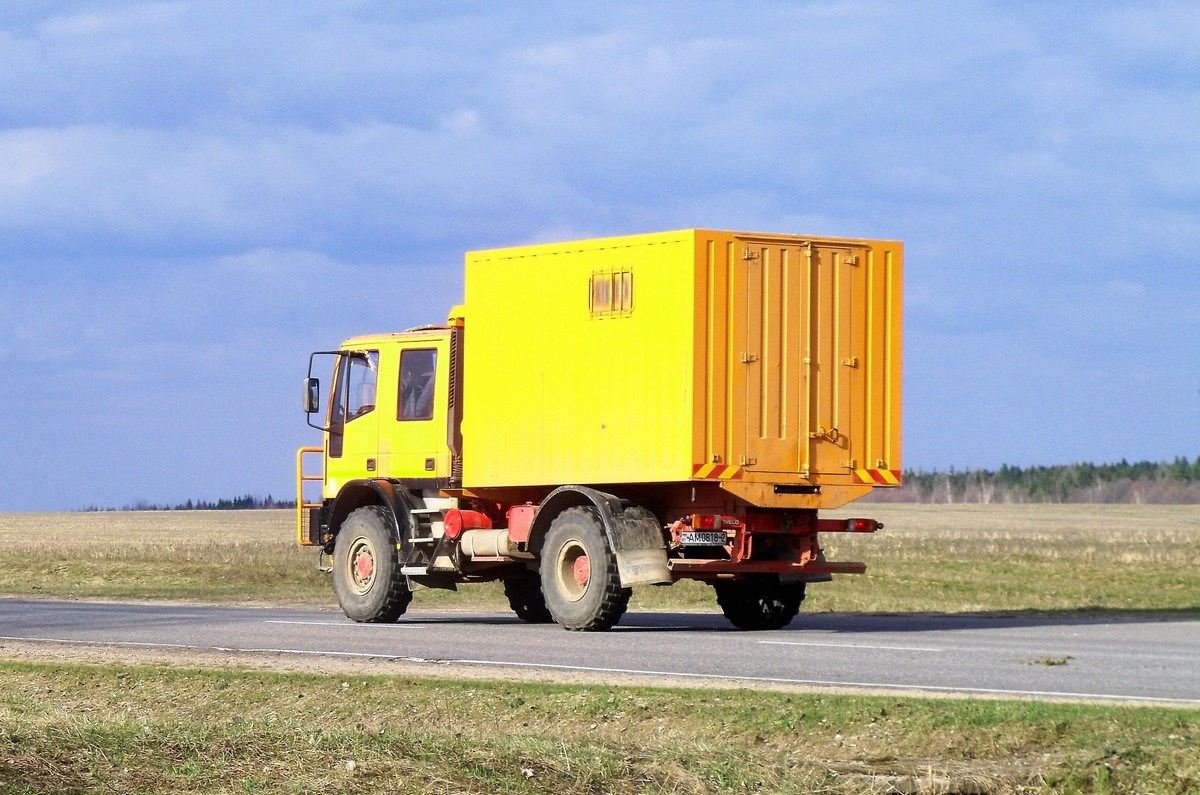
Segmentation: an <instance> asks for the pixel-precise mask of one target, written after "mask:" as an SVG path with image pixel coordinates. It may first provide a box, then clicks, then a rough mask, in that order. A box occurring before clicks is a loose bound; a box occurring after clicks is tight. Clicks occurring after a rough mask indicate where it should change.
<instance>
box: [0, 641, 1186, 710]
mask: <svg viewBox="0 0 1200 795" xmlns="http://www.w3.org/2000/svg"><path fill="white" fill-rule="evenodd" d="M0 641H23V642H26V643H61V644H66V645H77V646H109V647H114V648H121V647H136V648H151V649H186V650H192V651H217V652H232V653H242V654H295V655H305V656H315V657H348V658H362V659H376V660H388V661H394V662H415V663H432V664H435V665H478V666H494V667H500V668H535V669H536V668H541V669H549V670H556V671H579V672H585V673H602V674H624V675H628V676H658V677H664V678H678V679H707V680H711V681H718V682H731V683H738V682H763V683H766V684H780V685H807V686H812V687H855V688H868V689H872V690H884V691H897V690H899V691H904V692H912V693H922V692H926V693H962V694H964V695H968V694H972V693H978V694H985V695H992V696H1009V697H1014V698H1065V699H1083V700H1089V701H1121V702H1128V703H1132V704H1189V705H1197V706H1200V699H1194V698H1166V697H1161V696H1130V695H1117V694H1113V693H1075V692H1070V691H1055V690H1006V689H1002V688H992V687H949V686H942V685H906V684H896V683H886V682H840V681H831V680H824V679H788V678H785V677H774V676H730V675H728V674H706V673H698V672H695V671H655V670H649V669H646V670H643V669H637V668H600V667H593V666H586V665H561V664H556V663H540V662H536V663H534V662H515V661H510V660H470V659H429V658H425V657H405V656H401V655H393V654H370V653H366V652H353V651H321V650H318V649H258V648H238V647H231V646H193V645H187V644H182V643H139V642H133V641H130V642H121V643H109V642H106V641H98V640H72V639H66V638H22V637H12V636H0Z"/></svg>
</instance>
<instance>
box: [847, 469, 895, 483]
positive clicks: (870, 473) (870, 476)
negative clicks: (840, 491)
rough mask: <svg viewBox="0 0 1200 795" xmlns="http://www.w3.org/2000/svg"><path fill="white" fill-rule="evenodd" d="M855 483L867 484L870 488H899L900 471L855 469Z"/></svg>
mask: <svg viewBox="0 0 1200 795" xmlns="http://www.w3.org/2000/svg"><path fill="white" fill-rule="evenodd" d="M854 482H855V483H867V484H869V485H872V486H899V485H900V470H898V469H856V470H854Z"/></svg>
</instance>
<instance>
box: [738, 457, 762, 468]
mask: <svg viewBox="0 0 1200 795" xmlns="http://www.w3.org/2000/svg"><path fill="white" fill-rule="evenodd" d="M757 463H758V459H757V458H750V457H749V456H742V457H741V458H739V459H738V464H739V465H741V466H744V467H752V466H754V465H755V464H757Z"/></svg>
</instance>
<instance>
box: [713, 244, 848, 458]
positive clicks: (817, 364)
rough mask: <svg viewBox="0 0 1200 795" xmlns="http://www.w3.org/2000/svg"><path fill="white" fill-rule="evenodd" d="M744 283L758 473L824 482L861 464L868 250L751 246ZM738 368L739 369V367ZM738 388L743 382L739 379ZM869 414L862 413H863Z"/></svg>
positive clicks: (750, 435) (750, 422)
mask: <svg viewBox="0 0 1200 795" xmlns="http://www.w3.org/2000/svg"><path fill="white" fill-rule="evenodd" d="M741 259H742V263H741V265H742V267H743V278H742V279H737V280H735V285H736V286H735V288H734V289H735V291H737V292H742V293H744V294H743V295H740V296H738V295H735V297H734V300H735V301H737V302H739V303H741V302H744V303H743V304H742V305H743V306H744V307H745V314H744V315H742V314H741V313H736V314H735V318H737V321H739V322H741V323H743V324H744V328H742V329H740V330H739V329H735V330H734V338H735V339H739V338H740V339H741V340H742V343H743V344H742V352H741V355H740V357H739V358H740V360H741V361H740V366H741V367H742V368H743V379H742V387H743V388H744V389H745V403H744V405H745V407H746V411H745V418H746V428H745V450H746V454H745V456H744V457H743V458H742V461H741V462H740V463H742V464H743V466H745V467H747V468H748V469H750V470H754V471H760V472H780V473H792V474H797V473H798V474H800V475H802V476H806V477H807V476H815V475H820V474H846V473H847V472H848V470H849V469H852V468H853V467H854V466H856V462H855V450H854V448H855V439H854V435H855V428H856V426H860V425H861V419H859V418H856V417H855V416H854V415H855V413H856V403H855V396H856V395H857V396H858V399H859V404H860V405H861V400H862V392H863V389H864V385H863V383H862V376H861V372H862V371H861V365H862V362H863V358H864V356H865V354H866V343H865V339H864V338H865V334H866V332H865V317H864V316H865V308H864V307H865V303H866V302H865V301H864V296H863V295H862V293H863V291H864V290H865V289H866V288H865V277H864V276H863V267H862V265H863V263H864V259H865V250H864V249H862V248H859V247H856V246H854V245H853V244H844V243H836V244H834V243H822V242H799V241H771V240H754V239H748V240H745V241H744V245H743V247H742V250H741ZM735 366H737V365H735ZM735 383H736V382H735ZM857 410H858V411H861V409H857Z"/></svg>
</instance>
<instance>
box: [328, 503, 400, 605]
mask: <svg viewBox="0 0 1200 795" xmlns="http://www.w3.org/2000/svg"><path fill="white" fill-rule="evenodd" d="M333 589H334V591H335V592H336V593H337V599H338V604H339V605H341V606H342V612H343V613H345V614H346V616H347V617H349V618H352V619H354V620H355V621H359V622H369V623H385V622H392V621H395V620H396V619H398V618H400V616H402V615H404V611H405V610H407V609H408V603H409V602H411V601H412V591H410V590H409V589H408V581H407V580H406V579H405V577H404V575H403V574H401V573H400V560H399V556H398V555H397V552H396V541H395V539H394V538H393V533H392V524H391V521H390V519H389V518H388V515H387V513H386V512H385V511H384V509H383V508H381V507H379V506H378V505H368V506H365V507H362V508H359V509H358V510H356V511H354V512H353V513H351V514H350V515H349V516H347V517H346V521H345V522H343V523H342V526H341V529H340V530H338V534H337V540H336V541H335V542H334V545H333Z"/></svg>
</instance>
